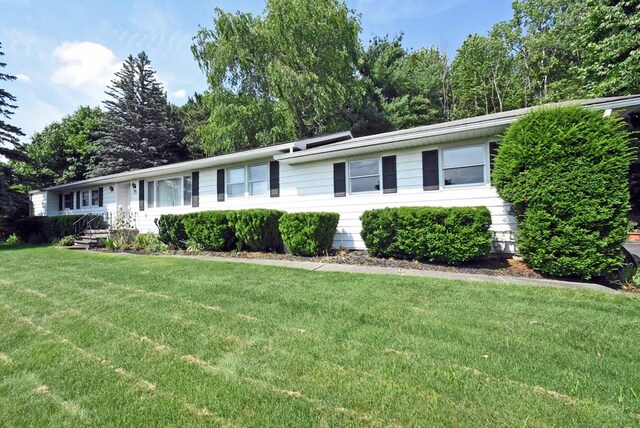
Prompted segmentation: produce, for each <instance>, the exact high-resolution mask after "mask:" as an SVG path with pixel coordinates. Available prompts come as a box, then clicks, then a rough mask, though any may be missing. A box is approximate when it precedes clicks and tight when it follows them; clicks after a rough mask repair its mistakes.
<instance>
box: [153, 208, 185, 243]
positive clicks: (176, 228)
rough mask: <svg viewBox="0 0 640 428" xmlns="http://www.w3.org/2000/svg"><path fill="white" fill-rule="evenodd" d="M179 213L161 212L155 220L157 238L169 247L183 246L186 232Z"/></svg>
mask: <svg viewBox="0 0 640 428" xmlns="http://www.w3.org/2000/svg"><path fill="white" fill-rule="evenodd" d="M182 219H183V216H182V215H179V214H162V215H161V216H160V218H157V219H156V220H155V223H156V226H157V227H158V238H159V239H160V241H162V242H164V243H165V244H167V245H168V246H170V247H171V248H182V249H184V248H185V245H186V242H187V239H188V238H187V234H186V233H185V231H184V224H183V223H182Z"/></svg>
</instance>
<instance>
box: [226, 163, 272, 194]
mask: <svg viewBox="0 0 640 428" xmlns="http://www.w3.org/2000/svg"><path fill="white" fill-rule="evenodd" d="M252 166H263V167H264V168H265V169H266V172H267V178H266V179H265V180H253V181H249V167H252ZM235 169H242V170H244V182H243V184H244V191H243V192H242V195H237V196H232V195H231V194H230V193H229V186H230V185H238V184H240V183H239V182H238V183H231V182H230V180H229V171H231V170H235ZM224 179H225V183H224V195H225V198H229V199H240V198H244V199H247V198H268V197H269V195H270V187H269V183H270V180H271V172H270V170H269V161H265V162H256V163H246V164H243V165H235V166H227V167H225V168H224ZM261 182H264V183H266V185H267V191H266V192H265V193H263V194H261V195H251V194H250V191H249V189H250V187H249V183H261Z"/></svg>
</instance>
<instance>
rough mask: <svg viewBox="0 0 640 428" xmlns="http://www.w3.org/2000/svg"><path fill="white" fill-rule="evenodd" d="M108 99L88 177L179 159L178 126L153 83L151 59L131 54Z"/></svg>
mask: <svg viewBox="0 0 640 428" xmlns="http://www.w3.org/2000/svg"><path fill="white" fill-rule="evenodd" d="M106 94H107V95H108V96H109V97H110V99H108V100H106V101H104V104H105V107H106V114H105V123H104V125H103V129H102V131H101V133H100V137H99V139H98V141H97V153H98V154H97V156H96V160H95V162H94V167H93V168H92V170H91V173H90V175H92V176H94V177H95V176H100V175H107V174H114V173H118V172H123V171H131V170H134V169H140V168H149V167H153V166H160V165H166V164H170V163H173V162H177V161H179V160H181V158H182V157H183V152H184V150H183V148H182V147H181V144H180V141H179V136H180V133H181V124H180V122H179V120H178V119H177V117H176V115H175V114H173V113H172V111H171V106H170V105H169V103H168V102H167V96H166V93H165V92H164V91H163V88H162V86H161V85H160V83H158V82H157V81H156V79H155V71H153V69H152V68H151V63H150V61H149V57H148V56H147V54H146V53H144V52H141V53H139V54H138V56H137V57H133V56H132V55H129V57H128V58H127V60H126V61H125V62H124V64H123V67H122V70H120V71H119V72H117V73H116V78H115V79H114V80H112V81H111V86H109V87H108V90H107V92H106Z"/></svg>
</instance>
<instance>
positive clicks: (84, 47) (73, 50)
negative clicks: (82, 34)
mask: <svg viewBox="0 0 640 428" xmlns="http://www.w3.org/2000/svg"><path fill="white" fill-rule="evenodd" d="M53 57H54V59H55V61H56V62H57V63H58V66H57V68H56V69H55V70H54V71H53V74H52V76H51V80H52V81H53V83H55V84H57V85H61V86H66V87H70V88H74V89H76V90H78V91H80V92H81V93H84V94H85V95H87V96H89V97H91V98H94V99H95V100H100V99H102V98H103V96H102V95H103V92H104V90H105V89H106V87H107V85H108V83H109V82H110V81H111V80H112V79H113V74H114V73H115V72H116V71H118V70H119V69H120V67H121V65H122V63H121V62H120V61H118V59H117V58H116V56H115V54H114V53H113V51H112V50H111V49H109V48H107V47H106V46H103V45H101V44H98V43H93V42H66V43H63V44H61V45H59V46H58V47H56V48H55V50H54V51H53Z"/></svg>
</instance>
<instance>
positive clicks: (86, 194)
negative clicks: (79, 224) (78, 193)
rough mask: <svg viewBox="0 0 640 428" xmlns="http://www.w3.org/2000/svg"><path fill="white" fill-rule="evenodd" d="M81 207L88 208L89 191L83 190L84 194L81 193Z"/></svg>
mask: <svg viewBox="0 0 640 428" xmlns="http://www.w3.org/2000/svg"><path fill="white" fill-rule="evenodd" d="M82 206H83V207H88V206H89V191H88V190H85V191H84V192H82Z"/></svg>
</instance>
